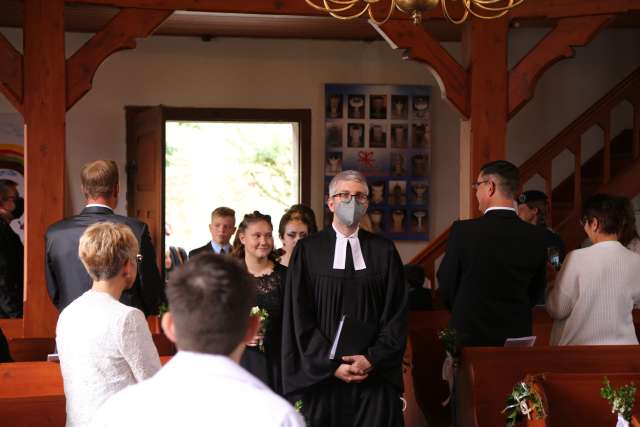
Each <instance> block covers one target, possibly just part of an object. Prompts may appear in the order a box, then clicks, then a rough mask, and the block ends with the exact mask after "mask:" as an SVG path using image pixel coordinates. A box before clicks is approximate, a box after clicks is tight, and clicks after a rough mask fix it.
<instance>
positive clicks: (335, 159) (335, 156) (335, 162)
mask: <svg viewBox="0 0 640 427" xmlns="http://www.w3.org/2000/svg"><path fill="white" fill-rule="evenodd" d="M324 169H325V170H324V174H325V175H329V176H333V175H336V174H338V173H339V172H342V153H327V161H326V163H325V168H324Z"/></svg>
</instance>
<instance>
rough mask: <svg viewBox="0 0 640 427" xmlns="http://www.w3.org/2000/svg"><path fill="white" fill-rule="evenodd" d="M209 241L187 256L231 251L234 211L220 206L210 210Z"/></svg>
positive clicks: (234, 229)
mask: <svg viewBox="0 0 640 427" xmlns="http://www.w3.org/2000/svg"><path fill="white" fill-rule="evenodd" d="M209 232H210V233H211V241H209V242H207V243H205V244H204V245H203V246H201V247H199V248H196V249H194V250H192V251H191V252H189V258H191V257H192V256H196V255H199V254H202V253H216V254H222V255H225V254H229V253H231V244H230V243H229V242H230V241H231V237H232V236H233V233H235V232H236V212H235V211H234V210H233V209H231V208H227V207H226V206H220V207H218V208H215V209H214V210H213V212H211V224H209Z"/></svg>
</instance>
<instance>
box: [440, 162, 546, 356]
mask: <svg viewBox="0 0 640 427" xmlns="http://www.w3.org/2000/svg"><path fill="white" fill-rule="evenodd" d="M519 181H520V174H519V172H518V168H517V167H516V166H514V165H513V164H511V163H509V162H507V161H504V160H497V161H494V162H491V163H488V164H486V165H484V166H483V167H482V168H481V170H480V174H479V175H478V180H477V182H475V183H473V184H472V186H473V187H474V188H475V191H476V198H477V199H478V206H479V208H480V211H481V212H482V213H483V216H482V217H480V218H476V219H470V220H466V221H456V222H454V223H453V226H452V227H451V232H450V234H449V240H448V242H447V252H446V254H445V256H444V258H443V260H442V264H441V265H440V268H439V270H438V281H439V289H440V293H441V296H442V298H443V300H444V303H445V304H446V306H447V307H448V308H449V310H451V321H450V326H451V327H452V328H454V329H455V330H456V332H457V335H458V339H459V344H461V345H463V346H502V345H504V343H505V340H506V339H507V338H515V337H523V336H529V335H531V308H532V307H533V306H534V305H535V303H536V301H537V300H538V299H539V298H540V295H541V294H543V293H544V288H545V284H546V281H545V274H546V247H545V235H544V230H543V229H542V228H541V227H536V226H534V225H531V224H527V223H526V222H524V221H522V220H521V219H520V218H518V215H517V213H516V209H515V207H514V198H513V196H514V194H515V192H516V191H517V190H518V186H519Z"/></svg>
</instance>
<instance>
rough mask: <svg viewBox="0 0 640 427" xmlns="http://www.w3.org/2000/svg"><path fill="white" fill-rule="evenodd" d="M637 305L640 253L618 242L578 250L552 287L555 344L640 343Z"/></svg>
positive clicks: (549, 290)
mask: <svg viewBox="0 0 640 427" xmlns="http://www.w3.org/2000/svg"><path fill="white" fill-rule="evenodd" d="M638 304H640V255H638V254H636V253H634V252H632V251H630V250H628V249H627V248H625V247H624V246H622V245H621V244H620V243H619V242H617V241H606V242H600V243H597V244H595V245H593V246H589V247H587V248H584V249H578V250H575V251H573V252H571V253H570V254H569V255H568V256H567V259H566V260H565V261H564V264H563V265H562V269H561V270H560V272H559V273H558V277H557V278H556V281H555V284H554V285H551V286H550V287H549V288H547V298H546V307H547V311H548V312H549V315H550V316H551V317H552V318H553V319H555V322H554V324H553V329H552V331H551V340H550V344H551V345H614V344H620V345H621V344H638V339H637V338H636V334H635V328H634V326H633V317H632V310H633V306H634V305H638Z"/></svg>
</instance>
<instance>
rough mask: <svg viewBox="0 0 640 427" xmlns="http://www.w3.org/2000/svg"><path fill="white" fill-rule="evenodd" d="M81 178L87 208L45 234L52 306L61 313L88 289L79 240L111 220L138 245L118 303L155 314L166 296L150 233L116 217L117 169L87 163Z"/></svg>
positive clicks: (139, 224) (100, 162)
mask: <svg viewBox="0 0 640 427" xmlns="http://www.w3.org/2000/svg"><path fill="white" fill-rule="evenodd" d="M80 179H81V183H82V184H81V191H82V194H83V195H84V197H85V200H86V206H85V208H84V209H83V210H82V212H81V213H80V214H78V215H75V216H73V217H71V218H67V219H64V220H62V221H59V222H57V223H55V224H53V225H51V226H50V227H49V229H48V230H47V234H46V243H45V251H46V253H45V277H46V280H47V289H48V291H49V296H50V298H51V301H52V302H53V304H54V305H55V306H56V307H57V308H58V310H60V311H62V310H63V309H64V308H65V307H66V306H67V305H69V304H70V303H71V302H72V301H73V300H75V299H76V298H77V297H79V296H80V295H82V294H83V293H84V292H85V291H87V290H89V289H90V288H91V278H90V277H89V274H88V273H87V270H86V269H85V267H84V266H83V265H82V262H81V261H80V259H79V258H78V241H79V239H80V236H81V235H82V233H83V232H84V230H85V229H86V228H87V227H89V226H90V225H92V224H95V223H96V222H102V221H111V222H115V223H121V224H126V225H128V226H129V227H130V228H131V230H132V231H133V234H134V235H135V236H136V239H137V240H138V243H139V245H140V255H141V256H140V257H139V258H141V259H140V260H139V261H138V262H139V263H140V266H139V268H138V276H137V278H136V281H135V283H134V285H133V287H132V288H131V289H129V290H126V291H124V292H123V293H122V297H121V299H120V301H121V302H123V303H124V304H127V305H130V306H132V307H136V308H139V309H140V310H142V311H143V312H144V313H145V314H147V315H150V314H157V313H158V307H159V305H160V304H161V303H163V302H164V291H163V285H162V281H161V279H160V273H159V272H158V267H157V266H156V263H155V252H154V249H153V244H152V242H151V236H150V235H149V228H148V227H147V225H146V224H145V223H144V222H142V221H139V220H137V219H135V218H129V217H126V216H122V215H116V214H115V213H114V210H115V208H116V207H117V205H118V194H119V190H120V187H119V184H118V180H119V174H118V166H117V165H116V163H115V162H114V161H113V160H96V161H93V162H89V163H87V164H85V165H84V166H83V167H82V171H81V173H80Z"/></svg>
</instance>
